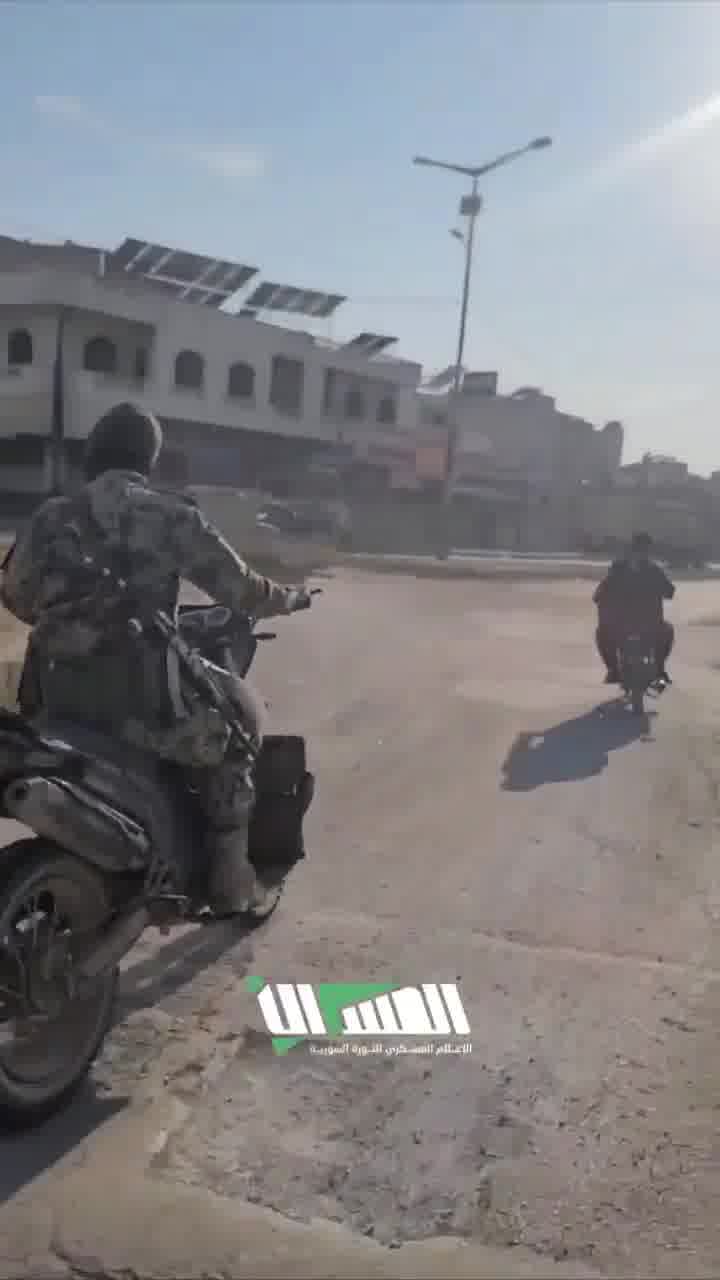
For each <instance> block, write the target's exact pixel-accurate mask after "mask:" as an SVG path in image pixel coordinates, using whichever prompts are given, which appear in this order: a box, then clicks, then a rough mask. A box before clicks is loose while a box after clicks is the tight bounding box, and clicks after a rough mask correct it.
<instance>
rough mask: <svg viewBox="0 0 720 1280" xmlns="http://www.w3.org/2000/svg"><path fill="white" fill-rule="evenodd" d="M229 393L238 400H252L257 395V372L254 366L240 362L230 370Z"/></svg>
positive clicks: (232, 365)
mask: <svg viewBox="0 0 720 1280" xmlns="http://www.w3.org/2000/svg"><path fill="white" fill-rule="evenodd" d="M227 393H228V395H229V396H232V397H233V398H235V399H238V400H252V398H253V396H254V395H255V370H254V369H253V367H252V365H250V364H244V363H243V361H242V360H238V362H237V363H236V364H231V365H230V368H229V370H228V387H227Z"/></svg>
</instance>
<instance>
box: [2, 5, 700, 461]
mask: <svg viewBox="0 0 720 1280" xmlns="http://www.w3.org/2000/svg"><path fill="white" fill-rule="evenodd" d="M0 109H1V111H2V120H3V124H4V128H3V130H2V134H1V135H0V158H1V159H2V172H3V176H4V182H3V191H2V206H1V209H2V212H1V216H0V231H5V232H7V233H9V234H16V235H17V234H25V235H31V236H35V237H38V238H40V237H43V236H61V237H68V238H73V239H77V240H86V241H90V242H96V243H97V242H99V243H104V244H108V245H112V244H114V243H116V242H118V241H119V240H120V239H122V238H123V237H124V236H125V235H136V236H140V237H148V238H151V239H157V240H160V241H163V242H165V243H168V244H172V245H178V246H183V247H186V248H189V249H195V250H197V251H199V252H210V253H215V254H219V255H224V256H227V257H229V258H232V259H237V260H239V261H245V262H249V263H252V264H253V265H257V266H259V267H260V268H261V270H262V272H263V274H264V275H266V276H268V277H269V278H271V279H273V278H274V279H278V280H286V281H287V282H288V283H292V284H298V285H302V286H306V287H310V288H313V287H317V288H320V289H328V290H330V291H335V290H337V291H338V292H341V293H347V294H348V296H349V297H350V299H355V301H353V302H352V303H351V304H350V303H349V304H346V305H345V307H344V308H343V309H342V311H341V312H339V313H338V316H337V318H336V320H335V322H334V325H335V333H334V336H337V337H343V336H345V337H349V336H352V333H355V332H357V331H358V330H359V329H362V328H368V329H373V330H377V331H380V332H385V333H390V334H395V335H398V337H399V338H400V343H399V345H398V351H399V353H402V354H404V355H407V356H410V357H412V358H415V359H419V360H421V361H422V362H423V363H424V364H425V365H426V366H428V367H429V368H430V369H437V368H439V367H441V366H443V365H445V364H447V363H449V362H450V361H451V360H452V359H453V357H454V348H455V335H456V329H457V296H458V294H459V288H460V276H461V267H462V261H461V260H462V250H461V247H460V246H459V245H458V244H457V243H456V242H455V241H454V240H453V239H452V238H451V237H450V236H449V235H448V229H449V227H450V226H452V225H453V223H454V221H455V212H456V208H457V202H458V199H459V197H460V195H461V194H462V189H463V187H462V179H461V178H459V177H455V176H453V175H450V174H443V173H440V172H433V171H430V170H424V169H418V168H414V167H413V166H412V165H411V163H410V159H411V157H412V155H413V154H415V153H416V152H418V151H421V152H425V153H426V154H430V155H437V156H438V157H440V158H447V159H450V160H454V159H457V160H459V161H461V162H469V163H474V162H482V161H484V160H486V159H490V158H492V157H493V156H494V155H495V154H496V153H497V152H499V151H504V150H507V149H509V148H511V147H514V146H517V145H520V144H522V143H524V142H525V141H526V140H528V139H529V138H531V137H533V136H534V135H536V134H552V135H553V138H554V140H555V145H554V147H553V149H552V150H550V151H544V152H539V153H537V154H533V155H529V156H528V157H526V158H524V159H523V160H522V161H519V162H518V163H517V164H516V165H514V166H512V167H508V168H507V169H505V170H503V171H501V172H498V173H497V174H494V175H491V176H489V177H488V178H487V180H486V184H485V187H484V195H485V198H486V207H485V210H484V212H483V215H482V218H481V221H480V223H479V226H478V241H477V252H476V258H475V277H474V292H473V302H472V310H471V316H470V328H469V335H468V349H467V361H466V363H467V364H469V365H470V366H471V367H475V368H484V369H487V368H497V369H499V370H500V374H501V385H502V386H503V388H504V389H506V390H511V389H513V388H514V387H515V386H517V385H521V384H523V385H527V384H530V385H539V386H542V387H543V388H544V389H545V390H547V391H548V392H549V393H550V394H553V395H555V396H556V397H557V400H558V403H559V405H560V406H561V407H562V408H564V409H567V410H568V411H570V412H577V413H581V414H585V415H587V416H588V417H590V418H591V419H593V420H594V421H597V422H602V421H604V420H606V419H608V418H612V417H619V418H621V419H622V420H623V421H624V422H625V424H626V427H627V431H628V446H629V448H628V456H636V455H637V454H639V453H641V452H642V451H643V450H645V449H648V448H651V449H655V450H659V451H663V452H673V453H677V454H679V455H680V456H683V457H685V458H686V459H687V460H688V461H689V462H690V463H691V465H692V466H693V467H694V468H696V469H699V470H701V471H709V470H711V469H713V468H715V467H718V468H720V436H719V435H718V430H717V424H718V416H719V411H720V360H719V359H718V353H719V349H720V323H719V321H720V5H717V4H714V3H711V2H710V0H708V2H700V3H694V2H693V0H683V2H682V3H673V2H672V0H663V2H661V3H654V2H653V0H636V2H628V3H624V2H623V0H611V2H610V3H602V2H601V0H595V2H594V3H591V2H587V3H582V0H575V2H573V0H567V3H558V4H545V3H542V0H531V2H530V3H528V4H525V3H519V2H518V3H512V2H510V3H504V4H493V3H482V2H481V0H478V2H477V3H468V4H460V3H451V2H449V0H436V2H435V3H426V4H414V3H411V2H410V0H408V2H398V3H381V2H379V0H375V2H374V0H365V2H364V3H350V2H349V0H348V2H344V0H326V2H325V3H317V4H305V3H303V2H302V0H287V2H286V3H272V2H271V0H264V3H257V4H252V3H243V2H242V0H238V2H237V3H233V2H232V0H227V3H224V4H213V3H209V2H207V3H203V4H191V3H177V4H176V3H172V0H162V2H159V3H156V4H152V3H148V2H146V0H143V2H142V3H133V0H125V2H124V3H118V4H108V3H102V0H95V3H92V2H91V0H89V2H88V3H85V4H64V3H62V2H61V0H51V2H48V3H40V2H39V3H32V0H22V3H18V4H16V5H15V4H12V3H7V2H6V3H5V4H3V5H2V6H0ZM413 300H414V301H413Z"/></svg>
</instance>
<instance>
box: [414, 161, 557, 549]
mask: <svg viewBox="0 0 720 1280" xmlns="http://www.w3.org/2000/svg"><path fill="white" fill-rule="evenodd" d="M551 145H552V138H547V137H542V138H533V140H532V142H528V143H527V144H526V145H525V146H524V147H517V148H516V149H515V150H514V151H506V152H504V153H503V154H502V155H499V156H496V158H495V159H494V160H491V161H489V163H487V164H481V165H462V164H447V163H446V162H445V161H443V160H431V159H430V158H429V157H428V156H415V157H414V159H413V164H418V165H425V166H426V167H428V168H431V169H449V170H450V172H451V173H462V174H464V175H465V177H467V178H471V179H472V189H471V191H470V194H469V195H465V196H463V198H462V200H461V201H460V215H461V217H464V218H467V220H468V225H467V233H466V235H464V236H463V235H462V234H461V233H459V232H453V233H452V234H453V235H456V237H457V238H458V239H460V240H462V242H463V244H464V246H465V270H464V275H463V291H462V301H461V304H460V328H459V331H458V343H457V355H456V358H455V374H454V377H453V385H452V393H451V402H450V421H449V424H448V441H447V452H446V458H445V474H444V477H443V486H442V502H443V506H444V508H445V520H444V521H443V524H444V529H443V534H442V546H441V549H440V552H439V557H440V558H441V559H447V557H448V555H449V552H450V550H451V547H450V543H451V540H452V539H451V530H450V526H451V522H450V503H451V500H452V487H453V478H454V475H455V458H456V455H457V449H458V443H459V439H460V392H461V389H462V381H463V358H464V355H465V335H466V332H467V317H468V306H469V303H470V285H471V280H472V264H473V246H474V243H475V223H476V222H477V219H478V214H479V213H480V211H481V209H482V197H481V195H480V193H479V190H478V186H479V182H480V178H482V177H483V176H484V175H485V174H486V173H490V172H491V171H492V170H493V169H499V168H501V166H503V165H506V164H510V163H511V162H512V161H513V160H518V159H519V158H520V156H524V155H527V153H528V152H529V151H542V150H544V149H545V147H549V146H551Z"/></svg>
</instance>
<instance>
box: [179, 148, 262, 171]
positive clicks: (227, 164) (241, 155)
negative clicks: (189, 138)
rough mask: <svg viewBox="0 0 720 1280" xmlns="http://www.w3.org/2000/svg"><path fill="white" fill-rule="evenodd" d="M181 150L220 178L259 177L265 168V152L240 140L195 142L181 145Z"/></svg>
mask: <svg viewBox="0 0 720 1280" xmlns="http://www.w3.org/2000/svg"><path fill="white" fill-rule="evenodd" d="M180 150H182V151H183V153H184V154H185V155H186V156H187V157H188V158H189V159H190V160H192V161H193V162H194V163H195V164H198V165H200V166H201V167H202V168H204V169H207V171H208V172H209V173H212V174H215V175H216V177H219V178H230V179H236V178H239V179H242V178H258V177H259V176H260V174H261V173H262V172H263V170H264V168H265V156H264V154H263V152H262V151H260V150H259V148H257V147H249V146H244V145H243V144H242V143H239V142H220V143H207V144H203V143H193V144H187V145H183V146H181V147H180Z"/></svg>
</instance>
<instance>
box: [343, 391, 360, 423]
mask: <svg viewBox="0 0 720 1280" xmlns="http://www.w3.org/2000/svg"><path fill="white" fill-rule="evenodd" d="M345 417H346V418H354V419H356V420H357V419H358V418H364V417H365V397H364V395H363V393H362V391H358V390H357V388H355V387H351V388H350V390H349V391H346V392H345Z"/></svg>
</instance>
